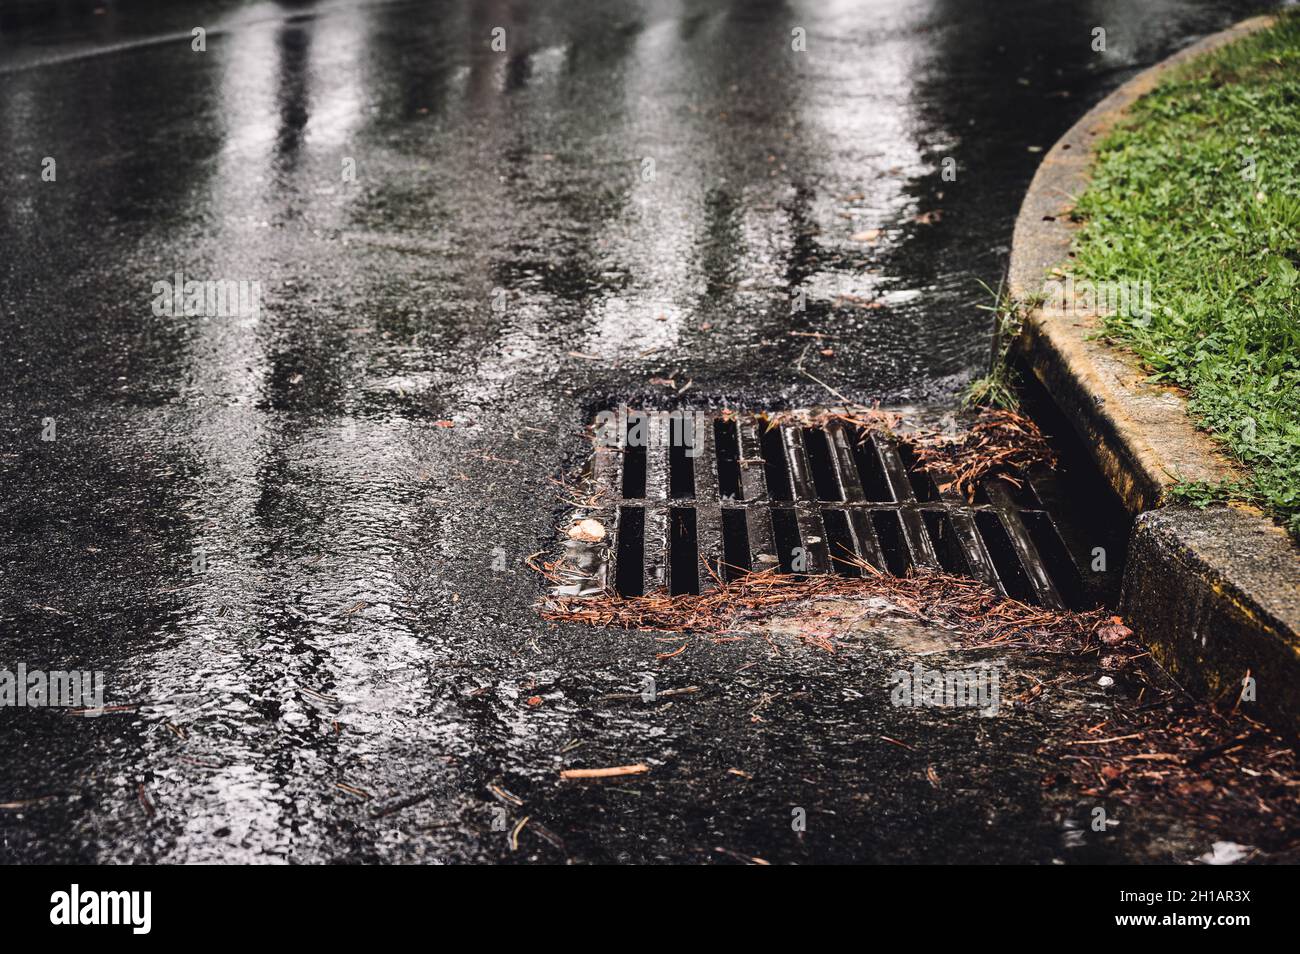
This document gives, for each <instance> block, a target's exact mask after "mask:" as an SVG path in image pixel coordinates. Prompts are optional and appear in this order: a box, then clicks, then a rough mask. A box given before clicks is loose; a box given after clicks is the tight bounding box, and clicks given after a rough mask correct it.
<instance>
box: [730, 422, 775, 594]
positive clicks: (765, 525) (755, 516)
mask: <svg viewBox="0 0 1300 954" xmlns="http://www.w3.org/2000/svg"><path fill="white" fill-rule="evenodd" d="M737 427H738V429H739V431H740V486H741V489H742V491H743V492H744V496H745V500H746V502H759V501H766V500H767V461H766V460H765V459H764V457H763V441H762V438H761V437H760V436H759V431H758V428H759V423H758V422H757V421H756V420H754V419H753V418H748V417H747V418H744V419H743V420H741V421H739V422H738V423H737ZM745 530H746V534H747V536H748V537H749V559H750V566H751V567H752V568H753V569H754V570H766V569H770V568H771V567H773V566H776V564H777V559H776V544H775V543H773V538H772V523H771V520H770V518H769V517H768V515H767V514H766V513H764V512H763V511H762V509H760V508H758V507H747V508H746V511H745Z"/></svg>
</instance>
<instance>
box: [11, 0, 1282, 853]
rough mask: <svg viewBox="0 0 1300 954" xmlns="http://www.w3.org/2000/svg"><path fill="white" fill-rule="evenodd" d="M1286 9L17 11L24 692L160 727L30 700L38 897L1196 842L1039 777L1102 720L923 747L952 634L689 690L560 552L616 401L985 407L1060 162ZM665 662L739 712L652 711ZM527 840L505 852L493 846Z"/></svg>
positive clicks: (20, 836)
mask: <svg viewBox="0 0 1300 954" xmlns="http://www.w3.org/2000/svg"><path fill="white" fill-rule="evenodd" d="M1264 6H1265V4H1260V3H1229V2H1206V3H1196V2H1180V0H1162V2H1159V3H1152V2H1148V0H1129V2H1108V3H1096V4H1089V3H1031V2H1025V0H1022V2H1003V3H970V2H966V0H961V2H957V0H933V2H919V0H918V2H911V3H905V2H901V0H900V2H875V3H868V2H861V3H848V2H835V3H832V2H818V3H806V4H797V3H731V4H726V3H704V2H689V0H684V2H676V3H653V2H644V3H632V2H609V0H601V2H596V0H570V2H565V3H559V2H555V3H537V4H523V3H518V4H511V3H476V4H456V3H418V2H388V3H384V2H374V3H341V2H340V3H319V4H312V3H251V4H247V3H234V2H225V3H197V4H190V5H185V4H174V3H161V2H160V3H147V2H141V3H129V2H128V3H120V4H118V3H108V2H103V3H102V4H96V3H68V4H60V5H57V6H52V5H46V4H36V3H30V4H24V3H18V4H7V5H6V6H5V8H4V10H3V11H2V12H0V142H2V144H3V149H0V154H3V157H4V158H3V162H2V164H0V176H2V177H3V181H2V183H0V186H2V189H3V195H4V198H3V201H2V202H0V249H3V251H4V254H3V256H0V339H2V341H3V348H4V351H3V362H2V363H0V436H2V438H3V442H2V443H0V531H2V532H0V572H2V574H3V577H2V578H0V668H10V669H12V668H13V667H14V666H15V665H16V663H17V662H19V661H22V662H26V664H27V665H28V667H29V668H40V667H44V668H47V669H56V668H64V669H66V668H76V669H86V670H103V671H104V672H105V673H106V679H107V693H106V696H107V698H106V701H107V702H108V703H109V704H110V705H122V706H128V707H129V706H135V705H138V709H131V708H127V709H124V710H123V711H118V712H113V713H110V714H107V715H104V716H102V717H100V718H98V719H86V718H76V717H72V716H68V715H66V714H64V713H61V712H59V711H56V710H0V803H3V805H0V860H2V861H72V860H82V861H123V862H125V861H177V862H180V861H185V862H194V861H218V860H222V861H326V860H339V861H343V860H346V861H376V860H384V861H439V860H442V861H449V862H453V861H463V860H521V861H526V860H542V861H561V860H564V859H575V860H580V861H617V860H629V861H651V860H675V861H697V860H727V859H732V858H735V857H737V856H760V857H762V858H764V859H766V860H770V861H774V862H781V861H809V860H868V861H916V860H928V861H1034V862H1051V861H1072V860H1145V859H1163V860H1175V859H1186V858H1191V857H1195V856H1196V854H1198V853H1199V852H1201V851H1204V850H1205V849H1206V847H1208V846H1207V845H1206V844H1205V842H1204V839H1203V838H1200V836H1198V835H1193V834H1189V833H1186V832H1183V831H1182V830H1181V828H1180V825H1179V822H1178V820H1176V819H1167V818H1166V819H1160V818H1149V819H1137V818H1134V820H1133V822H1132V823H1131V824H1128V825H1121V826H1119V831H1118V832H1117V833H1115V834H1113V835H1109V836H1105V837H1102V838H1097V837H1093V836H1091V833H1089V832H1085V831H1081V830H1080V829H1079V819H1081V818H1083V819H1086V817H1087V812H1088V808H1089V805H1088V804H1087V803H1081V802H1078V801H1076V800H1073V799H1072V798H1070V797H1068V796H1066V795H1060V794H1053V793H1050V792H1048V791H1046V790H1045V789H1044V787H1043V784H1042V779H1043V776H1044V775H1045V774H1046V773H1049V772H1050V771H1051V770H1052V768H1053V766H1052V764H1051V760H1050V758H1048V757H1046V756H1044V755H1042V754H1039V752H1038V750H1039V747H1040V745H1041V744H1042V741H1043V740H1044V739H1045V738H1047V737H1048V736H1049V735H1050V734H1051V733H1052V732H1053V731H1054V727H1056V730H1059V726H1060V724H1064V722H1065V721H1068V720H1069V719H1070V718H1072V717H1073V714H1076V713H1077V710H1078V709H1079V708H1080V707H1084V708H1087V707H1094V708H1097V710H1098V711H1099V712H1102V711H1104V707H1105V705H1106V701H1105V698H1104V694H1103V693H1101V692H1100V691H1082V690H1081V691H1080V692H1078V693H1075V694H1074V695H1072V696H1069V697H1068V698H1066V697H1063V698H1062V699H1060V700H1058V701H1055V702H1052V703H1051V704H1047V705H1044V706H1041V707H1039V708H1038V709H1037V710H1034V711H1033V712H1032V713H1031V714H1018V715H1014V716H1011V715H1009V716H1006V717H1001V718H994V719H981V718H980V717H979V716H978V715H976V714H974V713H967V714H962V715H960V716H954V715H953V714H951V713H940V714H937V715H936V714H934V713H928V712H920V713H918V712H917V711H915V710H898V709H895V708H893V707H891V706H890V705H889V698H888V691H887V689H886V688H885V676H886V673H887V671H888V670H889V669H890V668H891V667H892V664H893V663H894V662H896V661H899V660H902V661H903V664H904V665H909V664H910V663H908V662H907V660H908V659H910V656H909V653H910V652H912V651H913V650H915V649H916V648H917V647H918V646H922V645H931V644H932V643H933V641H934V640H940V641H942V639H943V637H942V634H938V633H934V632H929V633H927V632H923V631H920V630H918V629H917V628H916V627H911V626H908V625H907V624H906V623H904V622H901V621H899V620H897V619H893V618H891V617H889V616H884V617H882V618H881V619H880V620H877V621H876V623H873V624H871V626H869V627H868V628H867V629H866V631H865V632H864V633H860V634H854V633H847V634H843V636H844V646H843V649H842V651H841V652H838V653H835V654H827V653H825V652H823V651H821V650H818V649H816V648H813V647H809V646H807V645H806V644H803V643H800V642H799V641H797V640H793V639H786V638H784V637H783V635H782V633H781V632H780V631H779V627H778V631H777V632H776V633H775V634H772V633H769V634H767V636H768V637H769V638H762V637H761V636H755V637H754V638H751V639H748V640H744V641H740V642H729V643H716V642H710V641H707V640H697V641H694V642H692V644H691V647H690V649H689V650H688V651H687V652H686V653H684V654H683V655H681V656H678V657H674V658H673V659H670V660H664V661H658V660H656V653H657V652H661V651H663V646H664V644H663V643H661V642H658V641H656V639H655V638H654V636H653V635H650V634H643V633H626V632H622V631H601V630H590V629H581V628H576V627H568V626H553V625H547V624H544V623H542V622H541V621H539V619H538V618H537V616H536V613H535V612H534V609H533V605H534V603H535V601H536V600H537V598H538V596H539V593H540V592H541V589H540V586H539V582H538V580H537V579H536V577H535V576H534V575H533V574H532V573H531V572H530V571H528V570H527V569H526V568H524V566H523V561H524V559H525V558H526V557H527V556H528V555H529V554H532V553H535V552H536V551H539V550H542V549H544V548H546V547H548V546H550V545H551V543H552V541H553V539H554V535H555V529H554V528H555V526H556V524H557V522H558V521H559V520H560V519H561V518H562V516H563V514H564V512H565V508H564V505H563V503H562V502H561V501H560V500H559V499H558V489H557V487H556V486H555V485H554V483H552V479H553V478H556V477H558V476H560V475H562V474H563V473H565V472H567V471H570V470H572V469H573V468H574V467H576V466H577V465H578V464H580V463H581V460H582V455H583V453H584V449H585V448H586V447H587V444H586V443H585V441H584V439H583V436H582V425H583V424H584V423H586V422H587V421H589V420H590V419H591V418H592V416H593V414H594V413H595V411H596V410H598V409H600V408H603V407H606V406H609V405H610V404H612V403H615V402H618V401H630V402H633V403H646V404H651V405H655V406H673V405H674V404H685V405H691V406H708V407H719V406H724V405H728V406H749V407H779V406H800V405H809V404H815V403H818V402H820V401H824V400H825V399H826V396H827V395H826V391H825V390H824V389H823V388H822V387H820V386H819V385H816V384H814V383H812V382H811V381H809V380H808V379H806V378H804V377H801V376H800V375H799V374H798V373H797V372H796V371H795V369H794V365H795V364H796V362H797V361H798V360H799V358H800V356H801V355H802V354H803V353H804V350H805V347H806V345H807V342H808V341H809V340H810V339H808V338H807V337H805V336H802V335H791V334H790V332H792V331H794V332H809V331H815V332H821V333H823V334H825V335H827V336H829V337H828V343H829V347H830V350H832V351H833V352H834V353H833V355H830V356H824V355H821V354H818V353H817V352H816V349H814V351H813V352H812V355H813V356H812V357H811V358H809V359H808V360H809V362H810V363H809V365H808V368H809V370H813V371H814V373H815V374H816V375H817V376H818V377H820V378H822V379H823V380H825V381H827V382H828V383H830V384H831V385H832V386H833V387H835V388H837V389H839V390H842V391H843V392H845V393H846V394H847V395H849V396H850V397H852V398H855V399H859V400H863V401H875V400H879V401H880V402H881V403H883V404H885V405H895V404H902V403H917V404H936V405H945V404H950V403H952V402H953V401H954V399H955V397H956V395H957V394H958V393H959V391H960V389H961V387H962V386H963V385H964V383H965V382H966V381H968V380H969V379H970V377H971V376H972V375H973V374H976V373H978V372H979V370H980V369H981V366H982V365H983V363H984V362H985V360H986V357H987V354H988V348H989V321H988V316H987V313H986V312H984V311H981V310H979V309H977V308H976V307H974V306H975V305H976V304H978V303H981V302H984V301H986V300H987V294H986V293H985V292H983V291H982V290H981V288H980V286H979V283H978V282H979V280H983V281H985V282H988V283H990V284H996V282H997V279H998V275H999V273H1000V270H1001V267H1002V264H1003V262H1004V260H1005V257H1006V252H1007V243H1008V241H1009V237H1010V230H1011V223H1012V220H1013V217H1014V214H1015V212H1016V209H1017V205H1018V201H1019V198H1020V196H1021V194H1022V193H1023V191H1024V188H1025V187H1026V185H1027V183H1028V180H1029V178H1030V176H1031V175H1032V173H1033V170H1034V168H1035V166H1036V163H1037V161H1038V159H1039V154H1038V153H1037V152H1036V151H1034V149H1037V148H1042V149H1045V148H1046V147H1048V146H1050V145H1051V143H1052V142H1053V141H1054V139H1055V138H1056V137H1057V135H1059V134H1060V133H1061V132H1063V131H1064V130H1065V129H1066V128H1067V127H1068V126H1069V125H1070V123H1071V122H1072V121H1073V120H1074V119H1075V118H1077V117H1078V116H1079V115H1080V114H1081V113H1082V112H1083V111H1084V110H1085V109H1086V108H1087V107H1088V106H1090V105H1091V104H1092V103H1094V102H1096V101H1097V100H1098V99H1099V98H1100V97H1101V96H1102V95H1104V93H1105V92H1106V91H1108V90H1109V89H1111V88H1113V87H1114V86H1116V85H1117V84H1118V83H1120V82H1122V81H1123V80H1124V79H1125V78H1127V77H1128V76H1129V75H1131V74H1132V72H1133V71H1135V70H1136V69H1138V68H1140V67H1141V66H1144V65H1146V64H1149V63H1151V62H1153V61H1155V60H1157V59H1159V58H1161V57H1162V56H1164V55H1166V54H1167V53H1169V52H1171V51H1173V50H1175V49H1177V48H1179V47H1181V46H1183V45H1185V44H1187V43H1188V42H1190V41H1192V40H1193V39H1195V38H1196V37H1197V36H1199V35H1202V34H1204V33H1207V32H1210V31H1213V30H1215V29H1219V28H1221V27H1223V26H1225V25H1227V24H1229V23H1230V22H1233V21H1235V20H1237V19H1240V18H1241V17H1242V16H1245V15H1247V14H1249V13H1253V12H1257V11H1258V10H1260V9H1262V8H1263V7H1264ZM1098 25H1101V26H1104V27H1105V28H1106V29H1107V33H1108V51H1107V52H1106V53H1094V52H1093V51H1092V50H1091V48H1090V40H1091V31H1092V28H1093V27H1094V26H1098ZM194 26H203V27H205V28H206V29H207V30H208V36H207V51H206V52H202V53H197V52H194V51H192V49H191V45H190V30H191V28H192V27H194ZM498 26H501V27H504V28H505V30H506V34H505V35H506V45H507V48H506V51H505V52H504V53H497V52H493V51H492V50H491V48H490V46H489V43H490V40H491V34H492V30H493V28H494V27H498ZM795 27H802V28H803V29H805V30H806V35H807V50H806V52H795V51H793V50H792V49H791V30H792V29H793V28H795ZM45 157H51V158H53V159H54V160H55V161H56V163H57V166H56V169H57V178H56V179H55V181H53V182H47V181H43V180H42V177H41V171H42V168H43V166H42V161H43V159H44V158H45ZM948 157H950V158H952V159H954V160H955V163H956V165H955V168H956V180H955V181H944V180H943V179H942V177H941V174H940V173H941V169H942V167H943V160H944V159H945V158H948ZM349 159H350V160H353V161H354V163H355V172H356V175H355V181H344V178H343V174H342V171H343V169H344V167H345V166H346V165H347V160H349ZM646 160H651V161H652V164H653V175H650V174H649V170H650V166H649V165H647V162H646ZM877 229H878V230H881V231H880V233H879V235H878V236H876V237H875V238H874V239H871V238H866V237H864V233H867V234H868V235H874V233H873V232H872V231H871V230H877ZM855 235H856V236H858V238H857V239H856V240H855V238H854V236H855ZM178 270H180V271H183V272H184V273H185V275H186V277H187V278H198V279H221V280H226V279H233V280H249V281H258V282H260V283H261V286H262V289H263V294H262V308H261V313H260V315H258V316H256V317H242V318H240V317H236V318H195V317H191V318H168V317H158V316H155V314H154V313H153V310H152V308H151V302H152V301H153V299H154V291H153V285H154V283H155V282H158V281H160V280H164V279H168V278H169V277H170V276H171V275H172V274H173V273H174V272H176V271H178ZM796 288H802V289H803V290H804V293H805V295H806V301H807V309H806V311H804V312H802V313H797V314H794V315H791V314H790V305H789V298H790V294H791V291H792V289H796ZM871 303H876V304H877V305H878V306H876V307H867V305H869V304H871ZM652 379H661V380H668V379H671V380H672V381H674V382H675V386H674V387H669V386H666V385H664V384H661V383H654V381H653V380H652ZM687 382H690V386H689V389H687V388H686V387H685V385H686V384H687ZM678 390H680V391H681V392H682V393H678ZM50 419H52V420H53V422H54V432H53V436H54V437H55V439H53V440H42V439H41V437H42V432H43V430H45V429H47V427H48V421H49V420H50ZM447 422H451V424H452V425H454V426H446V425H447ZM496 548H500V551H503V552H504V554H505V559H506V570H505V571H497V570H494V569H493V564H494V556H495V555H496V554H497V553H498V552H499V551H497V550H496ZM196 563H197V564H198V566H196ZM976 655H977V656H978V654H976ZM1005 661H1006V662H1007V664H1008V665H1009V666H1011V667H1013V668H1015V669H1018V670H1020V671H1028V672H1034V673H1037V674H1039V675H1040V676H1046V675H1053V674H1054V675H1059V674H1060V673H1061V672H1063V671H1070V668H1071V667H1077V668H1078V669H1079V677H1080V679H1081V683H1080V684H1081V685H1083V686H1085V687H1087V686H1091V685H1093V683H1094V680H1092V679H1091V678H1090V673H1091V671H1090V669H1089V668H1088V665H1087V664H1084V663H1080V662H1077V661H1061V660H1059V659H1052V658H1018V657H1007V658H1006V659H1005ZM647 674H652V675H654V676H655V678H656V680H657V683H658V687H659V689H660V691H662V690H664V689H669V688H683V687H690V686H698V687H700V691H699V692H696V693H692V694H687V695H684V696H680V697H675V698H672V699H670V700H667V701H664V700H661V701H659V702H657V703H643V702H641V701H640V700H637V699H634V700H631V701H629V700H626V699H610V698H609V697H611V696H619V695H620V694H623V695H626V694H629V693H636V692H638V691H639V690H640V687H641V686H642V685H643V680H644V677H645V676H646V675H647ZM533 696H539V697H541V699H542V700H543V701H542V704H541V705H528V704H527V700H528V699H529V698H530V697H533ZM882 737H888V738H891V739H899V740H903V741H907V742H909V745H910V747H907V746H900V745H897V744H894V743H891V742H889V741H883V740H882ZM629 762H646V763H648V764H649V765H650V766H651V772H650V773H648V774H647V775H646V776H643V777H641V778H638V779H636V780H628V781H624V782H621V783H612V784H611V783H594V784H592V783H588V784H573V783H560V782H558V781H557V773H558V771H559V770H560V769H561V768H564V767H570V766H601V765H611V764H623V763H629ZM931 768H934V769H935V772H934V773H930V772H929V771H928V769H931ZM730 769H736V770H737V771H736V772H730V771H729V770H730ZM936 778H937V781H936ZM340 785H341V786H343V787H340ZM492 786H498V787H500V788H503V789H505V790H507V791H509V792H511V793H513V794H514V795H516V796H518V798H519V799H520V800H522V801H523V803H524V804H523V805H522V806H520V805H515V804H513V803H512V802H511V801H510V800H509V799H507V800H505V801H502V800H501V798H500V796H499V795H495V794H494V793H493V789H492ZM358 792H359V793H363V794H366V795H369V796H371V797H370V798H369V799H364V798H362V797H361V795H359V794H357V793H358ZM498 807H500V808H502V809H504V812H498V811H497V809H498ZM793 807H803V808H805V809H806V811H807V815H808V826H807V831H805V832H794V831H792V830H791V824H790V822H791V811H792V808H793ZM525 816H528V817H529V818H530V825H529V826H527V827H525V828H524V829H523V830H522V833H521V834H520V836H519V840H518V845H517V849H516V850H512V846H511V844H510V841H509V831H501V830H495V829H494V827H493V822H494V821H496V822H498V825H497V826H496V827H497V828H498V829H499V828H500V824H499V823H500V820H501V819H502V818H505V819H506V820H507V822H506V825H507V828H511V827H513V826H514V825H515V824H516V823H517V822H518V821H519V820H520V819H522V818H523V817H525ZM539 826H543V830H544V831H545V833H546V834H545V835H542V834H538V831H539ZM548 836H549V837H548Z"/></svg>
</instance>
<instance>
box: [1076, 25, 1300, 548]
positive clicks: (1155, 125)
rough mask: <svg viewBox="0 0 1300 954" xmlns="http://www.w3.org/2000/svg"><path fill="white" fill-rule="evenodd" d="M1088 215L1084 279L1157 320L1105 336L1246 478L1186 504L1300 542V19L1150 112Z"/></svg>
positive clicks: (1113, 320)
mask: <svg viewBox="0 0 1300 954" xmlns="http://www.w3.org/2000/svg"><path fill="white" fill-rule="evenodd" d="M1251 158H1253V159H1254V178H1253V179H1252V178H1250V177H1249V176H1248V175H1247V174H1246V173H1247V172H1248V171H1249V160H1250V159H1251ZM1077 212H1078V215H1079V216H1080V217H1081V218H1082V219H1083V220H1084V226H1083V229H1082V231H1081V233H1080V235H1079V237H1078V240H1077V243H1076V249H1075V251H1076V260H1075V261H1076V264H1075V267H1074V275H1075V277H1076V280H1078V279H1089V280H1092V281H1094V282H1102V281H1106V282H1121V281H1123V282H1143V281H1146V282H1150V283H1151V287H1152V294H1151V299H1152V303H1153V307H1152V309H1151V313H1150V314H1149V315H1147V316H1145V317H1143V316H1130V315H1122V314H1120V315H1110V316H1106V317H1105V318H1103V326H1104V329H1105V333H1106V335H1107V337H1109V338H1111V339H1113V340H1114V341H1116V342H1118V343H1121V344H1122V345H1123V346H1125V347H1127V348H1130V349H1132V350H1133V351H1134V352H1136V353H1137V354H1138V355H1139V356H1140V357H1141V358H1142V360H1143V361H1144V362H1145V363H1146V365H1147V366H1148V367H1149V368H1150V369H1151V371H1152V373H1153V376H1154V377H1155V378H1156V379H1159V380H1164V381H1169V382H1173V383H1175V384H1178V385H1180V386H1182V387H1184V388H1186V389H1187V390H1188V391H1189V393H1190V402H1189V408H1190V411H1191V413H1192V415H1193V416H1194V418H1195V419H1196V421H1197V422H1198V423H1199V424H1200V425H1202V426H1203V427H1204V428H1205V429H1207V430H1208V431H1210V432H1211V433H1213V434H1214V435H1216V436H1217V437H1218V438H1220V439H1221V440H1222V441H1223V443H1224V444H1225V445H1226V446H1227V448H1229V449H1230V450H1231V453H1232V454H1233V455H1235V456H1236V457H1237V458H1238V459H1239V460H1240V461H1241V462H1242V463H1243V464H1245V465H1246V466H1247V468H1248V473H1249V475H1250V476H1249V479H1248V480H1246V481H1243V482H1234V483H1233V484H1232V485H1229V486H1223V487H1217V488H1216V487H1206V486H1205V485H1190V484H1189V485H1186V486H1183V487H1181V488H1179V494H1180V496H1182V497H1183V498H1184V499H1188V500H1192V501H1194V502H1205V501H1208V500H1210V499H1216V498H1217V499H1222V498H1223V497H1235V498H1245V499H1248V500H1251V501H1253V502H1255V503H1258V504H1260V505H1261V506H1263V507H1265V508H1266V509H1268V510H1270V511H1271V512H1273V513H1274V514H1275V515H1276V516H1278V517H1279V518H1280V519H1281V520H1282V521H1284V522H1285V523H1286V524H1287V525H1288V527H1289V529H1290V530H1291V531H1292V532H1293V533H1300V271H1298V269H1300V15H1296V14H1291V15H1285V16H1283V18H1282V19H1281V21H1280V23H1279V24H1277V25H1276V26H1274V27H1272V28H1271V29H1269V30H1267V31H1264V32H1262V33H1258V34H1255V35H1253V36H1251V37H1248V38H1247V39H1245V40H1243V41H1240V42H1238V43H1235V44H1233V45H1231V46H1229V47H1226V48H1224V49H1222V50H1220V51H1217V52H1216V53H1213V54H1211V55H1210V56H1208V57H1202V58H1200V59H1198V60H1196V61H1194V62H1193V63H1191V64H1189V66H1188V67H1185V68H1184V69H1182V70H1181V71H1178V72H1177V73H1175V74H1172V75H1171V76H1170V77H1169V78H1168V79H1167V80H1166V81H1165V82H1164V83H1162V84H1161V85H1160V87H1159V88H1157V89H1156V90H1155V91H1154V92H1153V93H1151V95H1149V96H1146V97H1144V98H1143V99H1142V100H1140V101H1139V102H1138V103H1137V104H1136V105H1135V107H1134V109H1133V110H1132V113H1131V115H1130V116H1129V117H1128V118H1127V119H1126V120H1125V121H1124V122H1123V123H1122V124H1121V126H1120V127H1119V128H1117V129H1116V130H1115V131H1114V132H1113V133H1112V134H1111V135H1109V136H1108V137H1107V138H1106V140H1105V142H1103V143H1102V145H1101V147H1100V152H1099V156H1098V160H1097V165H1096V168H1095V170H1094V177H1093V180H1092V183H1091V185H1090V186H1089V188H1088V191H1087V192H1086V193H1085V194H1084V195H1083V196H1081V197H1080V199H1079V202H1078V206H1077Z"/></svg>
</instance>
